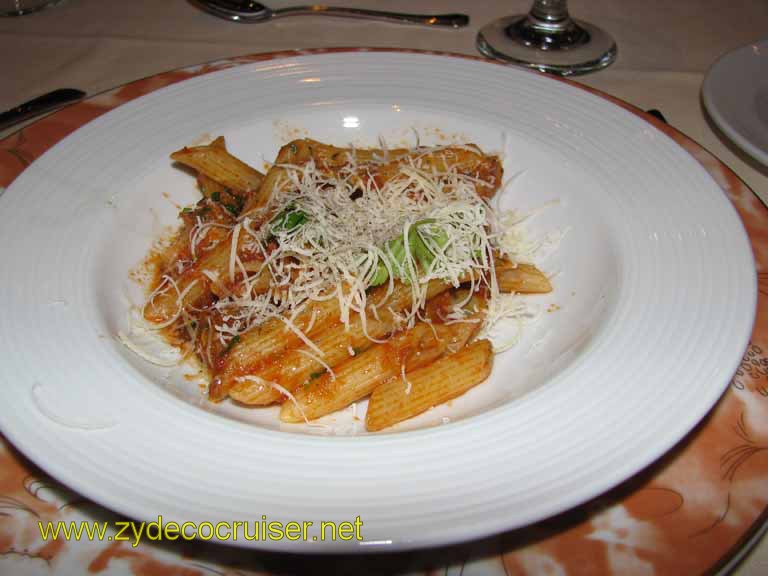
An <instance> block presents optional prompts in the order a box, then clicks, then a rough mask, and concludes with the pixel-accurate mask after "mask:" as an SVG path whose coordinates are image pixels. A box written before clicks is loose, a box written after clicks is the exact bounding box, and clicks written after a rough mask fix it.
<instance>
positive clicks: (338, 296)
mask: <svg viewBox="0 0 768 576" xmlns="http://www.w3.org/2000/svg"><path fill="white" fill-rule="evenodd" d="M171 158H172V159H173V160H175V161H176V162H178V163H179V164H181V165H183V166H185V167H187V168H189V169H192V170H194V172H195V175H196V178H197V185H198V188H199V190H200V193H201V196H202V198H201V199H200V200H199V202H197V204H196V205H194V206H190V207H188V208H185V209H183V210H182V212H181V214H180V218H181V221H182V226H181V227H180V230H179V232H178V233H177V235H176V236H175V237H174V238H173V239H172V241H171V242H170V243H169V245H168V246H167V247H166V248H165V249H164V250H162V251H161V252H160V253H158V254H155V255H154V256H153V261H152V262H153V264H154V266H155V270H156V271H157V275H156V278H155V280H154V282H153V284H152V286H151V294H150V296H149V297H148V299H147V302H146V304H145V306H144V310H143V314H144V318H145V319H146V320H147V321H149V322H150V323H152V324H153V325H154V326H155V328H156V329H158V330H162V332H163V334H164V335H165V336H167V337H168V339H169V341H170V342H172V343H173V344H174V345H179V346H182V347H184V348H185V350H184V354H185V355H189V354H194V357H195V358H197V359H198V361H199V362H200V364H201V365H202V367H203V368H204V369H205V371H206V372H207V373H208V375H209V377H210V381H209V386H208V398H209V400H210V401H212V402H221V401H224V400H226V399H227V398H229V399H231V400H233V401H235V402H238V403H240V404H241V405H247V406H254V407H256V406H266V405H270V404H274V403H282V407H281V412H280V417H281V419H282V420H283V421H285V422H299V421H303V420H304V419H305V418H307V417H308V418H318V417H320V416H323V415H325V414H329V413H331V412H334V411H337V410H341V409H343V408H344V407H346V406H348V405H349V404H350V403H353V402H356V401H357V400H359V399H361V398H364V397H366V396H369V395H370V396H371V411H370V412H369V417H368V424H369V427H370V429H371V430H377V429H381V428H384V427H388V426H391V425H392V424H394V423H396V422H399V421H401V420H402V419H404V418H408V417H410V416H412V415H414V414H416V413H418V412H420V411H423V410H426V409H428V408H429V407H430V406H432V405H433V404H436V403H439V402H443V401H445V399H450V398H452V397H455V396H456V395H458V394H461V393H463V391H466V390H467V389H468V388H469V387H471V386H473V385H474V384H476V383H477V382H479V381H481V380H482V379H484V378H485V377H486V376H487V375H488V372H489V371H490V366H491V358H490V354H491V349H490V345H489V343H488V342H487V341H481V342H480V343H474V344H468V343H469V342H471V341H472V339H473V338H474V337H475V336H476V334H477V333H478V331H479V330H480V329H481V327H484V326H485V327H487V326H490V325H492V323H493V322H495V321H496V320H498V319H499V318H501V317H505V316H507V315H511V314H516V313H519V312H518V311H519V310H520V307H519V306H515V307H505V306H504V305H498V306H497V305H496V304H503V303H499V302H497V301H496V300H495V299H497V298H499V292H517V293H544V292H549V291H551V289H552V286H551V284H550V282H549V280H548V279H547V277H546V276H545V275H544V274H543V273H542V272H541V271H539V269H538V268H536V267H535V266H533V265H530V264H520V263H516V262H511V261H509V260H508V259H507V258H505V257H502V256H501V255H502V254H505V253H507V252H506V251H507V250H508V247H506V246H505V247H502V246H501V245H500V240H499V238H501V237H502V232H503V230H501V229H498V226H501V225H502V224H501V219H499V218H497V217H493V214H492V210H493V208H492V203H490V202H488V201H487V199H488V198H490V197H491V196H493V194H494V193H495V192H496V191H497V190H498V188H499V186H500V184H501V182H502V165H501V161H500V159H499V158H498V157H497V156H494V155H488V154H484V153H483V152H482V150H480V149H479V148H478V147H477V146H475V145H472V144H466V145H448V146H435V147H416V148H394V149H387V148H385V147H383V146H382V147H381V148H356V147H347V148H343V147H337V146H332V145H329V144H325V143H322V142H318V141H316V140H312V139H309V138H304V139H298V140H294V141H292V142H289V143H287V144H285V145H284V146H282V147H281V148H280V150H279V152H278V154H277V156H276V157H275V161H274V164H272V166H271V167H270V168H269V169H268V170H267V172H266V174H262V173H261V172H259V171H258V170H256V169H254V168H252V167H251V166H248V165H247V164H246V163H244V162H242V161H241V160H240V159H238V158H236V157H235V156H233V155H232V154H230V153H229V151H228V150H227V146H226V142H225V140H224V138H223V137H218V138H216V139H215V140H213V141H212V142H211V143H210V144H207V145H205V146H194V147H185V148H183V149H181V150H178V151H176V152H174V153H173V154H171ZM494 272H495V275H496V276H495V279H494V277H493V273H494ZM406 388H407V390H406ZM286 398H289V399H290V402H288V401H285V399H286Z"/></svg>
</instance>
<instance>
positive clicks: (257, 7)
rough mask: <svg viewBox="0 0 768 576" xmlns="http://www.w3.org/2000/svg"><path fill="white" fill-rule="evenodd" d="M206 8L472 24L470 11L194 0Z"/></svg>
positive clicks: (256, 17)
mask: <svg viewBox="0 0 768 576" xmlns="http://www.w3.org/2000/svg"><path fill="white" fill-rule="evenodd" d="M190 1H191V2H192V3H193V4H195V5H197V6H199V7H200V8H202V9H203V10H205V11H206V12H208V13H210V14H213V15H214V16H218V17H219V18H224V19H226V20H233V21H235V22H243V23H254V22H266V21H268V20H272V19H274V18H280V17H282V16H306V15H310V14H312V15H316V16H341V17H344V18H368V19H372V20H384V21H387V22H396V23H400V24H421V25H424V26H447V27H450V28H461V27H463V26H466V25H467V24H469V16H467V15H466V14H403V13H399V12H383V11H381V10H367V9H364V8H342V7H340V6H323V5H311V6H290V7H287V8H279V9H276V10H271V9H269V8H267V7H266V6H264V5H263V4H260V3H259V2H253V1H252V0H190Z"/></svg>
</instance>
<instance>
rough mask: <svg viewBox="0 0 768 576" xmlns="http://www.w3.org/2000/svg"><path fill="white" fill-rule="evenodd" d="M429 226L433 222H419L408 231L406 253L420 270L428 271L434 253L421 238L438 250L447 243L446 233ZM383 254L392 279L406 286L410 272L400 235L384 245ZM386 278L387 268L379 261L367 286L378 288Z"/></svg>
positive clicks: (428, 220)
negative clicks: (427, 240)
mask: <svg viewBox="0 0 768 576" xmlns="http://www.w3.org/2000/svg"><path fill="white" fill-rule="evenodd" d="M430 224H434V220H431V219H426V220H419V221H418V222H416V223H415V224H414V225H413V226H411V228H410V229H409V230H408V251H409V252H410V253H411V254H412V255H413V256H414V257H415V258H416V260H417V261H418V264H419V267H420V268H421V270H428V269H429V267H430V266H431V265H432V262H434V260H435V254H434V252H432V250H431V249H430V247H429V246H428V245H427V243H426V242H425V241H424V238H423V237H422V236H426V237H428V238H429V239H430V240H431V242H430V243H431V244H435V245H437V246H438V247H440V248H442V247H444V246H445V245H446V244H447V243H448V234H447V232H446V231H445V230H442V229H440V228H436V227H435V226H428V225H430ZM384 252H385V254H386V255H387V260H388V261H389V265H390V268H391V269H392V273H393V275H394V277H395V278H398V279H400V280H402V281H403V282H405V283H406V284H410V281H411V270H410V269H409V267H408V265H407V263H406V261H405V240H404V237H403V235H402V234H401V235H400V236H397V237H396V238H393V239H392V240H388V241H387V242H386V243H385V245H384ZM388 278H389V271H388V270H387V266H386V264H385V263H384V262H383V261H381V260H379V263H378V265H377V267H376V273H375V274H374V275H373V278H371V281H370V282H369V286H379V285H381V284H383V283H384V282H386V281H387V279H388Z"/></svg>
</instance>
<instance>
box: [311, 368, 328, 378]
mask: <svg viewBox="0 0 768 576" xmlns="http://www.w3.org/2000/svg"><path fill="white" fill-rule="evenodd" d="M323 374H325V368H323V369H322V370H318V371H317V372H312V374H310V375H309V379H310V380H317V379H318V378H320V376H322V375H323Z"/></svg>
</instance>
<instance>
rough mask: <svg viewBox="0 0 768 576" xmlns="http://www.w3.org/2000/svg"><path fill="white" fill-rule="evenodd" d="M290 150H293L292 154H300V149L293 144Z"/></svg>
mask: <svg viewBox="0 0 768 576" xmlns="http://www.w3.org/2000/svg"><path fill="white" fill-rule="evenodd" d="M289 148H290V150H291V154H297V153H298V151H299V149H298V148H297V147H296V144H293V143H291V145H290V146H289Z"/></svg>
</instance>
